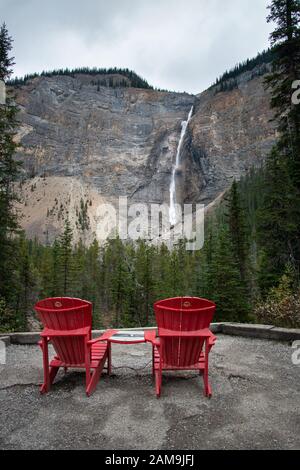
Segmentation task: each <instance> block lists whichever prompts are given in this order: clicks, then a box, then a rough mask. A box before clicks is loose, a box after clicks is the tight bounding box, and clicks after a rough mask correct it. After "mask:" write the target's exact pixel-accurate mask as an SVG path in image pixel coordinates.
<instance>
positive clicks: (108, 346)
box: [107, 341, 111, 375]
mask: <svg viewBox="0 0 300 470" xmlns="http://www.w3.org/2000/svg"><path fill="white" fill-rule="evenodd" d="M107 373H108V375H111V342H110V341H108V345H107Z"/></svg>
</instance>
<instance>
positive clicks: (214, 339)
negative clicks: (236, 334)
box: [208, 332, 217, 346]
mask: <svg viewBox="0 0 300 470" xmlns="http://www.w3.org/2000/svg"><path fill="white" fill-rule="evenodd" d="M216 341H217V337H216V336H215V335H214V334H213V333H212V332H210V337H209V340H208V344H209V345H210V346H214V345H215V344H216Z"/></svg>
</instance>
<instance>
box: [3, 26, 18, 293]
mask: <svg viewBox="0 0 300 470" xmlns="http://www.w3.org/2000/svg"><path fill="white" fill-rule="evenodd" d="M11 49H12V39H11V37H10V36H9V34H8V31H7V28H6V25H5V24H3V25H2V26H1V28H0V79H1V80H3V81H4V82H6V81H7V80H8V79H9V77H10V75H11V73H12V66H13V65H14V62H13V58H12V57H10V51H11ZM16 127H17V108H16V106H15V105H14V103H13V101H12V99H11V98H7V100H6V103H5V104H4V105H0V252H1V256H0V297H1V296H2V297H3V298H5V300H6V301H7V302H10V301H11V300H12V298H13V296H14V285H15V282H14V280H15V275H14V273H15V269H16V267H17V259H16V252H17V250H16V249H15V241H14V239H13V237H14V235H15V234H16V232H17V230H18V221H17V214H16V211H15V209H14V204H15V202H16V201H17V195H16V193H15V190H14V183H15V181H16V180H17V178H18V175H19V166H20V164H19V163H17V162H16V161H15V159H14V154H15V151H16V148H17V144H16V143H15V141H14V135H15V131H16Z"/></svg>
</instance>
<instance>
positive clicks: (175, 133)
mask: <svg viewBox="0 0 300 470" xmlns="http://www.w3.org/2000/svg"><path fill="white" fill-rule="evenodd" d="M100 79H101V77H98V80H97V77H94V76H93V77H92V76H89V75H80V74H78V75H75V76H72V77H71V76H53V77H38V78H34V79H33V80H31V81H30V82H28V83H27V84H26V85H24V86H22V87H20V88H17V89H15V90H14V91H15V94H16V100H17V103H18V104H19V107H20V129H19V132H18V136H17V138H18V140H19V142H20V149H19V153H18V158H20V159H21V160H22V161H23V162H24V178H23V183H22V184H20V191H21V194H22V198H23V202H22V204H21V207H20V209H21V211H22V212H23V214H24V217H23V222H22V223H23V226H24V228H25V229H26V231H27V233H28V234H29V236H35V235H37V236H38V237H39V238H40V239H41V240H42V241H46V240H48V241H49V242H51V241H53V239H54V237H55V236H56V235H57V234H58V233H60V231H61V228H62V225H63V223H64V220H65V218H66V217H67V216H68V217H69V219H70V221H71V223H72V225H73V228H74V230H75V232H76V239H78V238H79V237H82V238H84V239H85V240H86V241H87V242H89V241H90V240H91V238H92V237H93V233H95V231H96V226H97V223H99V220H98V219H97V207H98V205H99V204H100V203H103V202H112V203H116V201H117V198H118V197H119V196H128V198H130V200H132V201H141V202H148V203H152V202H159V203H162V202H169V185H170V179H171V172H172V164H173V162H174V159H175V155H176V148H177V144H178V140H179V136H180V128H181V121H182V120H184V119H186V117H187V115H188V113H189V110H190V108H191V106H192V105H194V109H195V111H194V116H193V118H192V120H191V123H190V126H189V129H188V132H187V135H186V139H185V142H184V147H183V152H182V159H181V160H182V165H181V168H180V169H179V171H178V172H177V173H178V174H177V187H178V199H180V200H181V201H184V202H192V201H198V202H204V203H206V204H207V203H210V202H212V201H213V200H214V199H215V198H216V197H217V196H218V195H219V194H220V192H222V191H224V189H226V188H227V187H228V186H229V185H230V182H231V181H232V179H233V178H234V177H235V178H239V177H240V176H241V175H242V174H244V173H245V171H246V170H247V168H250V167H251V166H252V165H257V164H260V162H261V161H262V159H263V158H264V157H265V155H266V153H267V151H268V150H269V148H270V146H271V145H272V143H273V142H274V138H275V136H274V130H273V128H272V125H271V124H270V122H269V119H270V117H271V113H270V110H269V105H268V102H269V98H268V96H267V94H266V92H265V91H264V89H263V85H262V78H254V79H252V80H249V78H248V79H247V77H245V78H244V79H243V80H241V81H240V84H239V87H238V88H237V89H234V90H232V91H230V92H221V93H217V94H215V90H214V89H210V90H209V91H207V92H204V93H202V94H200V95H198V96H191V95H188V94H180V93H168V92H158V91H153V90H144V89H136V88H107V87H103V86H99V80H100ZM95 83H96V85H95ZM97 83H98V84H97Z"/></svg>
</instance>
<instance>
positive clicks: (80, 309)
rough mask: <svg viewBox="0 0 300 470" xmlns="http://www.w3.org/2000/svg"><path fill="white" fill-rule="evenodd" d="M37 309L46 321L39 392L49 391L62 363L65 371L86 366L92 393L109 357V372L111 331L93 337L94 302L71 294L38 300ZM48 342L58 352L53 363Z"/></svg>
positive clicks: (87, 391) (42, 344)
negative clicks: (42, 372) (42, 370)
mask: <svg viewBox="0 0 300 470" xmlns="http://www.w3.org/2000/svg"><path fill="white" fill-rule="evenodd" d="M34 309H35V311H36V312H37V313H38V316H39V318H40V320H41V322H42V323H43V325H44V330H43V332H42V333H41V337H42V340H41V341H40V342H39V345H40V346H41V349H42V352H43V366H44V383H43V384H42V385H41V387H40V392H41V393H46V392H48V391H49V389H50V386H51V384H52V383H53V380H54V378H55V376H56V374H57V372H58V369H59V368H60V367H64V369H65V371H67V369H68V368H69V367H75V368H83V369H85V370H86V394H87V395H88V396H89V395H91V394H92V393H93V391H94V390H95V388H96V385H97V382H98V380H99V378H100V375H101V372H102V370H103V368H104V365H105V362H106V361H107V367H106V368H107V371H108V374H109V373H110V370H111V356H110V347H109V346H108V344H107V341H105V339H106V338H107V334H108V336H110V335H111V331H107V332H106V333H105V334H104V335H102V336H100V337H99V338H97V339H94V340H92V339H91V330H92V304H91V303H90V302H87V301H85V300H81V299H73V298H69V297H55V298H49V299H45V300H41V301H40V302H37V304H36V305H35V306H34ZM49 342H51V343H52V345H53V347H54V349H55V352H56V356H55V357H54V358H53V360H52V361H51V362H50V367H49V355H48V343H49ZM92 370H93V372H92Z"/></svg>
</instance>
